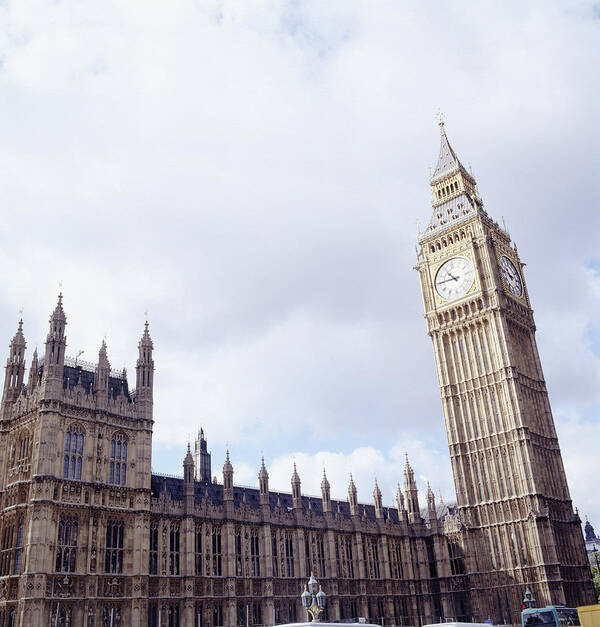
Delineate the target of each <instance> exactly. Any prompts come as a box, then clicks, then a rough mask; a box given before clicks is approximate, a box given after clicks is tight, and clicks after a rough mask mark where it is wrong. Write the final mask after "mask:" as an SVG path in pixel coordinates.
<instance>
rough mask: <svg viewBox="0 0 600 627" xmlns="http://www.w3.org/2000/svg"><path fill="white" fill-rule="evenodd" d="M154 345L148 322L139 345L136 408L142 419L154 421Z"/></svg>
mask: <svg viewBox="0 0 600 627" xmlns="http://www.w3.org/2000/svg"><path fill="white" fill-rule="evenodd" d="M153 349H154V345H153V344H152V339H151V337H150V332H149V331H148V321H147V320H146V323H145V325H144V333H143V335H142V339H141V340H140V342H139V344H138V351H139V355H138V360H137V364H136V375H137V376H136V386H135V406H136V410H137V414H138V416H139V417H140V418H145V419H146V420H152V406H153V400H152V391H153V387H154V359H152V351H153Z"/></svg>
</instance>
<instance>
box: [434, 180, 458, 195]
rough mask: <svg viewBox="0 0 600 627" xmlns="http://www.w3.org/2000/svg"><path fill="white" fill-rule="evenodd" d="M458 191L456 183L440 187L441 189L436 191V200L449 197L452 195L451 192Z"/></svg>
mask: <svg viewBox="0 0 600 627" xmlns="http://www.w3.org/2000/svg"><path fill="white" fill-rule="evenodd" d="M457 191H458V183H456V181H454V182H452V183H450V185H446V187H442V188H441V189H438V193H437V195H438V198H443V197H444V196H449V195H450V194H452V193H453V192H457Z"/></svg>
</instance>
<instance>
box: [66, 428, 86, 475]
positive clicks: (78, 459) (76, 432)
mask: <svg viewBox="0 0 600 627" xmlns="http://www.w3.org/2000/svg"><path fill="white" fill-rule="evenodd" d="M82 460H83V429H82V428H81V427H80V426H79V425H71V426H70V427H69V428H68V429H67V434H66V436H65V455H64V462H63V477H64V478H65V479H81V464H82Z"/></svg>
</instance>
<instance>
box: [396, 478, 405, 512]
mask: <svg viewBox="0 0 600 627" xmlns="http://www.w3.org/2000/svg"><path fill="white" fill-rule="evenodd" d="M396 503H398V517H399V519H400V520H402V518H403V517H404V514H406V508H405V507H404V494H402V489H401V488H400V483H398V489H397V490H396Z"/></svg>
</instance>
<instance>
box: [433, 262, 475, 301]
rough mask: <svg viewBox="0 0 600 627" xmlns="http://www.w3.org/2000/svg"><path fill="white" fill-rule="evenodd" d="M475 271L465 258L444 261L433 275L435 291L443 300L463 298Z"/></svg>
mask: <svg viewBox="0 0 600 627" xmlns="http://www.w3.org/2000/svg"><path fill="white" fill-rule="evenodd" d="M474 276H475V269H474V268H473V264H472V263H471V262H470V261H469V260H468V259H467V258H466V257H453V258H452V259H449V260H448V261H446V262H445V263H444V264H443V265H442V266H441V267H440V269H439V270H438V271H437V274H436V275H435V289H436V290H437V293H438V294H439V295H440V296H441V297H442V298H443V299H445V300H454V299H456V298H460V297H461V296H463V295H464V294H465V293H466V292H467V291H468V289H469V288H470V287H471V285H472V283H473V278H474Z"/></svg>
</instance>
